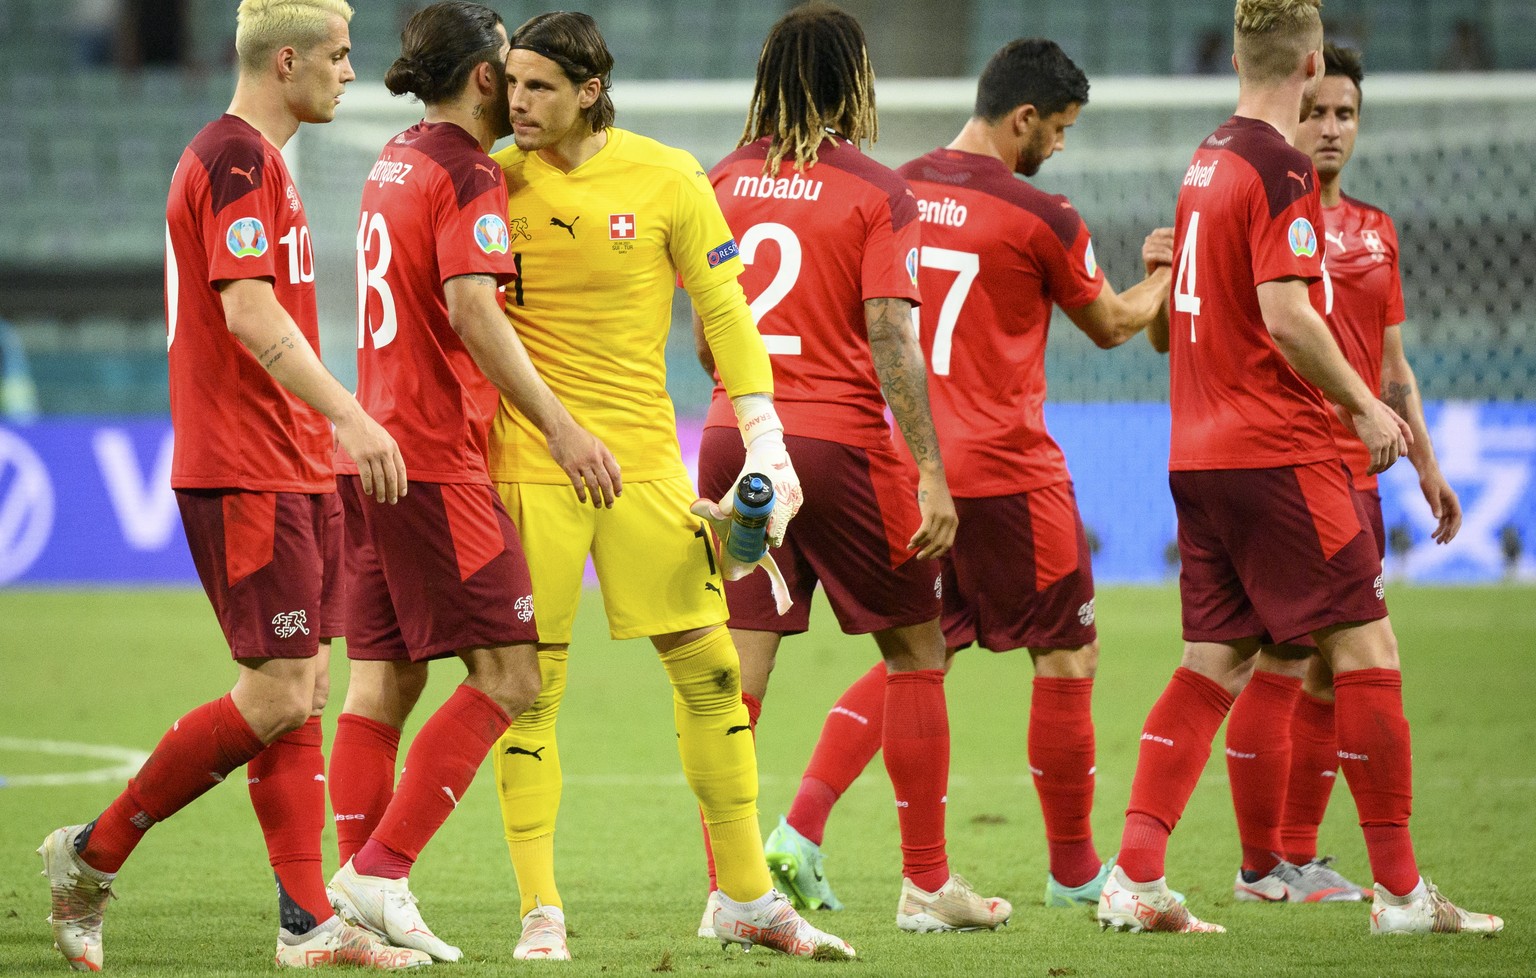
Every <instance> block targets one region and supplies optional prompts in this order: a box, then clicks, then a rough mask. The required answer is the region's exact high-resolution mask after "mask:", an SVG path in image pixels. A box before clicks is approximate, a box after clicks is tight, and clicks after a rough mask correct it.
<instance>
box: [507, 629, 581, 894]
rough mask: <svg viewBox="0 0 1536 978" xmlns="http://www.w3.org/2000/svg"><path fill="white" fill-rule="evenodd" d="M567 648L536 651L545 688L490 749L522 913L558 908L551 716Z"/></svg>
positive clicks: (556, 771)
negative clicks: (545, 908)
mask: <svg viewBox="0 0 1536 978" xmlns="http://www.w3.org/2000/svg"><path fill="white" fill-rule="evenodd" d="M567 656H568V653H567V651H566V650H565V649H563V648H562V649H540V650H539V673H540V677H541V679H542V680H543V688H542V689H541V690H540V691H539V698H538V699H536V700H534V702H533V705H532V706H530V707H529V708H528V709H526V710H524V711H523V713H522V715H521V716H519V717H518V718H517V719H516V720H515V721H513V723H512V726H511V727H510V728H509V729H508V730H507V732H506V733H505V734H503V735H502V736H501V739H500V740H499V741H497V742H496V748H495V750H493V751H492V752H491V756H492V757H493V758H494V759H495V765H496V791H497V794H498V795H499V796H500V798H501V823H502V826H503V828H504V829H505V830H506V836H507V851H508V852H509V853H510V855H511V857H512V868H513V870H514V871H515V872H516V873H517V888H518V892H519V893H520V895H521V897H522V911H521V913H522V914H526V913H528V911H530V910H532V909H533V908H534V907H535V906H536V905H539V904H542V905H544V906H546V907H561V906H562V904H561V903H560V891H559V890H558V889H557V888H556V887H555V835H554V833H555V818H556V816H557V815H558V814H559V812H560V788H561V780H560V748H559V745H558V744H557V743H556V741H555V717H556V715H557V714H558V713H559V712H560V699H561V697H563V696H564V695H565V668H566V659H567Z"/></svg>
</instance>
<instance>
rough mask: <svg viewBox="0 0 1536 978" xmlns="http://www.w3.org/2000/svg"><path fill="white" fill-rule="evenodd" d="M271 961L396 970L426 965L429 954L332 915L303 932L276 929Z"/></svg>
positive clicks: (302, 965) (292, 965)
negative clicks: (385, 939) (394, 943)
mask: <svg viewBox="0 0 1536 978" xmlns="http://www.w3.org/2000/svg"><path fill="white" fill-rule="evenodd" d="M272 960H273V963H274V964H276V965H277V966H278V967H279V968H323V967H330V966H332V965H344V966H350V967H354V968H373V969H375V970H378V971H400V970H403V969H405V968H420V967H422V966H424V965H429V964H431V963H432V956H431V955H429V954H427V953H426V952H425V951H418V950H416V949H415V948H413V947H390V946H389V945H388V944H385V943H384V942H383V941H381V940H379V939H378V938H377V937H375V936H374V935H373V934H370V933H369V932H368V931H366V930H363V929H362V928H361V927H354V926H352V925H351V924H349V923H347V922H346V921H344V920H342V919H341V918H340V917H332V918H331V919H330V920H327V921H326V922H325V923H323V924H320V925H318V926H317V927H315V928H314V929H313V930H311V931H310V932H309V933H307V934H292V933H289V932H288V931H287V930H285V929H283V928H278V931H277V955H276V956H275V957H274V958H273V959H272Z"/></svg>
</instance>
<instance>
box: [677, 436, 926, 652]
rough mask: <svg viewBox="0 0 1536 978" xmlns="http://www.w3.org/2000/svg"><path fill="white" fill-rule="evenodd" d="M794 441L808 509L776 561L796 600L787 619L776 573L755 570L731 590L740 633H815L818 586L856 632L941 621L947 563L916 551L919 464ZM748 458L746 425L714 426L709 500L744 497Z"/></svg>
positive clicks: (704, 450) (704, 482)
mask: <svg viewBox="0 0 1536 978" xmlns="http://www.w3.org/2000/svg"><path fill="white" fill-rule="evenodd" d="M784 442H785V445H786V446H787V447H788V449H789V457H790V459H791V460H793V461H794V463H795V471H796V472H797V473H798V474H799V476H800V484H801V485H802V486H803V487H804V488H805V505H804V506H802V507H801V508H800V513H799V515H798V516H796V517H795V518H794V520H793V521H792V522H791V523H790V524H789V531H788V533H787V534H786V536H785V538H784V545H783V546H782V547H779V548H778V549H776V550H774V551H773V559H774V560H775V561H776V562H777V563H778V565H779V570H780V571H782V572H783V574H784V581H785V583H786V584H788V585H789V593H790V597H792V598H793V599H794V602H795V603H794V606H793V607H792V608H790V609H789V612H788V613H787V614H784V615H779V614H778V612H777V609H776V608H775V607H774V604H773V592H772V590H771V589H770V588H769V586H768V575H767V574H764V573H762V572H760V571H754V572H752V573H751V574H749V575H748V576H747V577H745V578H743V579H742V580H740V581H727V582H726V584H725V602H726V605H727V607H728V608H729V609H730V613H731V618H730V621H729V623H728V624H729V625H730V627H732V628H744V629H750V630H752V631H764V632H778V633H780V634H781V635H796V634H799V633H801V632H803V631H805V630H806V629H807V628H809V627H810V615H811V595H812V594H813V593H814V592H815V590H816V584H817V582H818V581H819V582H820V583H821V587H822V589H823V590H824V591H826V593H827V600H828V601H830V602H831V603H832V611H833V613H834V614H836V615H837V621H838V624H840V625H841V626H842V629H843V631H844V632H847V633H848V634H849V635H863V634H866V633H869V632H878V631H884V630H885V629H888V628H900V627H903V626H906V625H917V624H920V623H922V622H925V621H931V620H932V619H935V618H937V617H939V587H940V584H939V566H938V563H937V562H936V561H932V560H917V559H916V558H914V557H913V556H912V552H911V551H909V550H908V549H907V541H908V540H910V539H911V538H912V534H914V533H916V532H917V528H918V525H919V524H920V523H921V522H922V516H921V514H920V513H919V512H918V508H917V470H916V469H915V468H913V467H912V463H911V462H910V461H908V460H907V459H905V458H904V457H902V456H899V455H897V454H896V452H895V451H894V450H893V449H874V448H856V447H854V446H852V445H843V444H839V443H838V442H832V441H822V440H821V439H819V438H804V437H800V436H796V435H790V436H787V437H786V438H785V439H784ZM745 458H746V452H745V450H744V449H743V448H742V447H741V436H740V435H739V434H737V433H736V429H734V428H706V429H704V437H703V440H702V442H701V443H700V445H699V494H700V495H701V496H704V497H706V498H709V499H716V500H718V499H720V498H722V497H724V496H725V495H726V493H728V492H734V491H735V488H736V486H735V480H736V476H737V475H739V474H740V472H741V466H742V464H743V462H744V461H745Z"/></svg>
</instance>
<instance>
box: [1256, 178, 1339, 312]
mask: <svg viewBox="0 0 1536 978" xmlns="http://www.w3.org/2000/svg"><path fill="white" fill-rule="evenodd" d="M1312 179H1313V184H1314V185H1315V184H1316V177H1315V176H1314V177H1313V178H1312ZM1248 206H1249V208H1250V209H1251V212H1252V220H1251V222H1250V227H1252V229H1253V230H1252V232H1251V233H1252V238H1251V240H1250V242H1249V244H1250V247H1251V249H1252V252H1253V282H1254V284H1255V285H1262V284H1264V283H1265V282H1273V281H1275V280H1276V279H1282V278H1304V279H1308V280H1311V281H1316V280H1318V279H1321V278H1322V277H1323V244H1322V242H1323V238H1322V234H1321V233H1320V231H1319V229H1320V228H1322V226H1323V209H1322V203H1321V201H1320V199H1319V198H1318V195H1317V192H1316V191H1313V192H1312V193H1309V194H1305V195H1303V196H1301V197H1298V198H1297V199H1296V200H1294V201H1292V202H1291V203H1290V205H1289V206H1287V207H1286V208H1285V209H1283V210H1281V211H1280V213H1278V214H1274V215H1271V214H1270V208H1269V197H1268V195H1267V194H1266V193H1265V192H1264V185H1263V183H1262V182H1260V181H1257V180H1255V181H1253V183H1252V184H1251V186H1250V189H1249V204H1248Z"/></svg>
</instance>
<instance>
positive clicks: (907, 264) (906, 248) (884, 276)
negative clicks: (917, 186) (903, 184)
mask: <svg viewBox="0 0 1536 978" xmlns="http://www.w3.org/2000/svg"><path fill="white" fill-rule="evenodd" d="M877 215H878V216H877V217H876V218H875V220H874V221H872V222H871V223H870V227H869V232H868V234H867V235H865V239H864V261H863V266H862V269H861V272H860V275H861V278H862V279H863V297H864V298H865V299H866V300H867V299H906V300H907V301H909V302H911V303H912V304H913V305H914V306H915V305H918V304H920V303H921V302H922V293H921V292H919V291H918V288H917V249H918V248H919V246H920V245H921V244H922V230H921V228H920V226H919V223H918V220H917V202H916V200H915V199H914V198H913V196H912V192H911V191H910V190H909V191H907V192H906V193H905V194H903V195H901V196H899V197H892V198H890V199H889V200H888V201H886V202H884V203H882V204H881V206H880V209H879V210H878V211H877Z"/></svg>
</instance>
